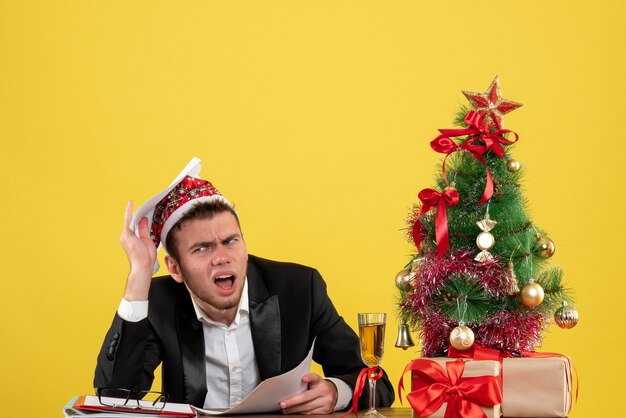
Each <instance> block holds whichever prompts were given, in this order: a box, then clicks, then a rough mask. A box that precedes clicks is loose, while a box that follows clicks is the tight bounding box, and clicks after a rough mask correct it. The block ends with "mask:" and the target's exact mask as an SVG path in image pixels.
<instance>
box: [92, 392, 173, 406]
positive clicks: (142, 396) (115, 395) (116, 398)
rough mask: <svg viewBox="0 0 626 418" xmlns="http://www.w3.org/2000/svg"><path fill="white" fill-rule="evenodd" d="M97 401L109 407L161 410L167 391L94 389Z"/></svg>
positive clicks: (165, 400)
mask: <svg viewBox="0 0 626 418" xmlns="http://www.w3.org/2000/svg"><path fill="white" fill-rule="evenodd" d="M96 395H98V401H99V402H100V404H101V405H104V406H108V407H110V408H128V409H141V410H145V411H162V410H163V409H164V408H165V404H166V403H167V397H168V395H167V393H163V392H155V391H152V390H142V391H141V392H135V391H132V390H129V389H112V388H98V389H96Z"/></svg>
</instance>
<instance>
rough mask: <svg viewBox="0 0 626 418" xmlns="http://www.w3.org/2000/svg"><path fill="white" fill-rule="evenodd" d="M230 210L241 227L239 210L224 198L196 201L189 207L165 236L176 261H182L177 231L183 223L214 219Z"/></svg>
mask: <svg viewBox="0 0 626 418" xmlns="http://www.w3.org/2000/svg"><path fill="white" fill-rule="evenodd" d="M224 212H229V213H231V214H232V215H233V216H234V217H235V220H236V221H237V226H239V228H240V229H241V224H240V223H239V216H237V212H235V209H234V208H233V207H232V206H231V205H229V204H228V203H226V202H224V201H222V200H219V199H217V200H211V201H209V202H199V203H196V204H195V205H193V206H192V207H191V209H189V210H188V211H187V212H185V214H184V215H183V216H182V217H181V218H180V219H179V220H178V221H177V222H176V223H175V224H174V225H173V226H172V228H171V229H170V232H169V233H168V234H167V237H166V238H165V248H166V249H167V252H168V253H169V255H170V256H172V257H174V259H175V260H176V261H180V259H179V254H178V249H177V248H176V236H175V235H176V234H175V232H178V231H180V229H181V227H182V225H183V223H185V222H188V221H192V220H195V219H212V218H213V217H214V216H215V215H218V214H220V213H224Z"/></svg>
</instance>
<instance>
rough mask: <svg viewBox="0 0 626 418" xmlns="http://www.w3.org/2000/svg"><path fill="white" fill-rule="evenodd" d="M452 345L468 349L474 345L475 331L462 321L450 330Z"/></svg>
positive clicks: (460, 348) (459, 348)
mask: <svg viewBox="0 0 626 418" xmlns="http://www.w3.org/2000/svg"><path fill="white" fill-rule="evenodd" d="M450 345H451V346H452V347H454V348H456V349H457V350H467V349H468V348H470V347H471V346H472V345H474V331H472V330H471V328H470V327H468V326H466V325H465V324H463V323H462V322H460V323H459V326H458V327H456V328H454V329H453V330H452V332H450Z"/></svg>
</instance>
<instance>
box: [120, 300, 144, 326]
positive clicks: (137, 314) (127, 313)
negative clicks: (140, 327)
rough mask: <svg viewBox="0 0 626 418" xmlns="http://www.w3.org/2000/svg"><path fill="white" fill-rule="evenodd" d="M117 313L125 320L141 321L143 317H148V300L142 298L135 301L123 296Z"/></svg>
mask: <svg viewBox="0 0 626 418" xmlns="http://www.w3.org/2000/svg"><path fill="white" fill-rule="evenodd" d="M117 314H118V315H119V316H120V318H122V319H123V320H124V321H129V322H139V321H141V320H142V319H146V318H147V317H148V301H147V300H140V301H135V302H129V301H127V300H126V299H124V298H122V301H121V302H120V307H119V308H117Z"/></svg>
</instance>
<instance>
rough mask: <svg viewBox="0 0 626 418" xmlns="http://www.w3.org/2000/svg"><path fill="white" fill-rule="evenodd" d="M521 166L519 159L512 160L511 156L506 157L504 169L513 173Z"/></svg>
mask: <svg viewBox="0 0 626 418" xmlns="http://www.w3.org/2000/svg"><path fill="white" fill-rule="evenodd" d="M521 166H522V165H521V164H520V162H519V161H517V160H514V159H512V158H510V159H508V160H507V162H506V169H507V170H508V171H509V172H511V173H514V172H516V171H517V170H519V169H520V167H521Z"/></svg>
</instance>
